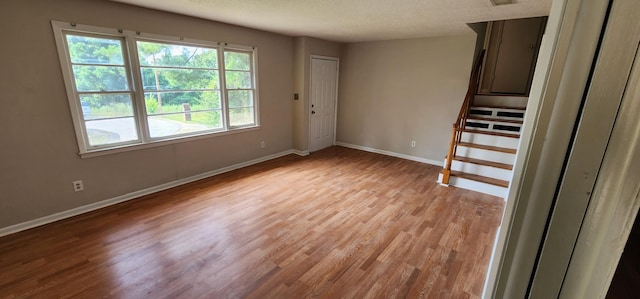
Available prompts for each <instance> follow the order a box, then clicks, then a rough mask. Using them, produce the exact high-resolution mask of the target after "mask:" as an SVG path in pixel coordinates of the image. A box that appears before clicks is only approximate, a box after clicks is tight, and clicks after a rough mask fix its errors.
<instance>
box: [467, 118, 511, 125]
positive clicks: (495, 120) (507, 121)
mask: <svg viewBox="0 0 640 299" xmlns="http://www.w3.org/2000/svg"><path fill="white" fill-rule="evenodd" d="M467 120H481V121H492V122H502V123H512V124H522V121H521V120H515V119H501V118H488V117H476V116H469V117H467Z"/></svg>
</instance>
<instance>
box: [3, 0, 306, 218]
mask: <svg viewBox="0 0 640 299" xmlns="http://www.w3.org/2000/svg"><path fill="white" fill-rule="evenodd" d="M51 20H59V21H74V22H77V23H79V24H87V25H94V26H103V27H111V28H124V29H130V30H139V31H144V32H148V33H157V34H166V35H177V36H186V37H190V38H197V39H205V40H213V41H220V42H228V43H234V44H242V45H253V46H257V47H258V49H259V53H258V54H259V56H258V63H259V65H258V70H259V78H258V79H259V88H260V94H259V96H260V119H261V124H262V127H261V128H260V129H259V130H254V131H249V132H244V133H238V134H230V135H225V136H216V137H211V138H206V139H201V140H197V141H190V142H184V143H178V144H173V145H165V146H161V147H155V148H150V149H143V150H137V151H130V152H124V153H118V154H112V155H107V156H100V157H92V158H86V159H81V158H80V157H79V156H78V146H77V142H76V138H75V135H74V129H73V124H72V121H71V114H70V111H69V105H68V102H67V95H66V93H65V89H64V82H63V79H62V72H61V69H60V63H59V60H58V56H57V52H56V47H55V43H54V37H53V33H52V29H51V23H50V22H51ZM0 24H2V28H4V29H5V31H4V36H3V40H4V42H3V43H2V46H1V47H0V91H1V92H2V96H1V97H0V103H2V109H0V123H1V124H2V128H1V130H0V140H1V143H0V228H3V227H7V226H10V225H14V224H17V223H21V222H24V221H28V220H33V219H36V218H39V217H43V216H47V215H50V214H53V213H57V212H62V211H66V210H69V209H72V208H76V207H80V206H83V205H87V204H91V203H94V202H97V201H101V200H105V199H110V198H113V197H116V196H119V195H123V194H126V193H129V192H133V191H138V190H141V189H144V188H149V187H153V186H157V185H160V184H163V183H167V182H171V181H175V180H178V179H182V178H186V177H190V176H193V175H197V174H200V173H203V172H206V171H210V170H215V169H218V168H221V167H225V166H229V165H232V164H236V163H239V162H244V161H248V160H251V159H255V158H258V157H262V156H266V155H269V154H273V153H278V152H281V151H284V150H289V149H291V148H292V132H293V129H292V126H291V124H292V122H293V120H292V115H293V113H292V105H291V102H290V101H291V91H292V90H293V75H292V69H293V39H292V38H291V37H286V36H282V35H277V34H273V33H267V32H262V31H257V30H251V29H246V28H241V27H236V26H231V25H225V24H220V23H215V22H211V21H205V20H201V19H197V18H190V17H185V16H179V15H175V14H170V13H163V12H159V11H154V10H148V9H143V8H137V7H132V6H127V5H124V4H119V3H113V2H108V1H101V0H56V1H50V0H31V1H22V0H11V1H7V0H4V1H2V2H1V3H0ZM262 140H264V141H266V144H267V147H266V148H265V149H260V146H259V143H260V141H262ZM78 179H81V180H83V181H84V185H85V191H83V192H79V193H74V192H73V190H72V186H71V182H72V181H73V180H78Z"/></svg>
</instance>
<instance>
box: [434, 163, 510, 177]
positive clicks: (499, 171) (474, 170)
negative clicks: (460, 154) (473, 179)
mask: <svg viewBox="0 0 640 299" xmlns="http://www.w3.org/2000/svg"><path fill="white" fill-rule="evenodd" d="M446 163H447V161H446V159H445V164H446ZM451 170H453V171H458V172H464V173H470V174H477V175H481V176H484V177H488V178H494V179H498V180H503V181H511V170H508V169H503V168H497V167H493V166H487V165H480V164H475V163H469V162H463V161H458V160H453V161H451Z"/></svg>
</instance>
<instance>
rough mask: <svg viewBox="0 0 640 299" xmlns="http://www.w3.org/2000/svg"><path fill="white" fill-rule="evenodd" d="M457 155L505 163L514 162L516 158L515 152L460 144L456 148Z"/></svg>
mask: <svg viewBox="0 0 640 299" xmlns="http://www.w3.org/2000/svg"><path fill="white" fill-rule="evenodd" d="M456 156H458V157H467V158H473V159H480V160H485V161H491V162H498V163H505V164H511V165H513V164H514V161H515V160H516V155H515V154H510V153H503V152H496V151H491V150H485V149H481V148H475V147H466V146H462V145H458V149H457V150H456Z"/></svg>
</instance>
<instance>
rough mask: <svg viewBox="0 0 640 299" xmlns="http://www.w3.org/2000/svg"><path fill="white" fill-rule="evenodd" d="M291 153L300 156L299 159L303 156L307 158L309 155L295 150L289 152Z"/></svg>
mask: <svg viewBox="0 0 640 299" xmlns="http://www.w3.org/2000/svg"><path fill="white" fill-rule="evenodd" d="M291 152H292V153H293V154H296V155H298V156H301V157H304V156H308V155H309V151H301V150H296V149H294V150H291Z"/></svg>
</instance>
